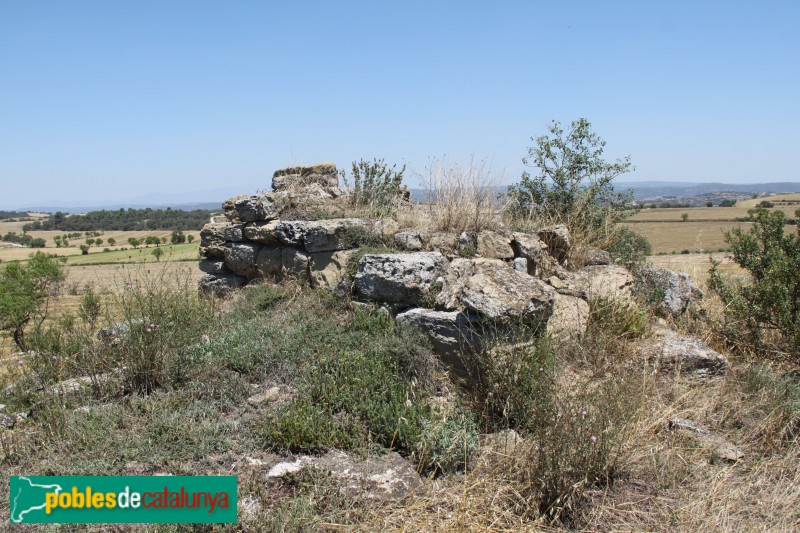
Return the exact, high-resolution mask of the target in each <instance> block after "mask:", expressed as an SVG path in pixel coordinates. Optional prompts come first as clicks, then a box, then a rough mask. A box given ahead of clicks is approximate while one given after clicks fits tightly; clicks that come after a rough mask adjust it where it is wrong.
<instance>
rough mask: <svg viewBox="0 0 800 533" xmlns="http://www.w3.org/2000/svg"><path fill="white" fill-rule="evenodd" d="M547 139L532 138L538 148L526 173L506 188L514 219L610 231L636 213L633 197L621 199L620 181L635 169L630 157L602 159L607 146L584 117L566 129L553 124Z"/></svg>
mask: <svg viewBox="0 0 800 533" xmlns="http://www.w3.org/2000/svg"><path fill="white" fill-rule="evenodd" d="M548 129H549V135H543V136H541V137H536V138H532V140H533V141H534V142H535V144H534V146H531V147H530V148H528V156H527V157H525V158H523V159H522V162H523V163H524V164H525V165H527V166H529V167H532V168H533V169H535V173H533V174H531V173H528V172H527V171H526V172H525V173H523V174H522V179H521V181H520V182H519V183H518V184H517V185H512V186H511V187H509V189H508V194H509V196H510V197H511V199H512V200H513V201H514V213H515V215H516V216H518V217H519V216H521V217H527V218H529V219H536V220H538V221H539V222H542V223H563V224H567V225H568V226H569V228H570V230H572V231H574V232H582V233H587V232H591V231H594V230H597V229H600V228H608V227H609V226H613V225H614V224H615V223H616V222H619V221H621V220H624V219H625V218H627V217H628V216H630V215H631V214H632V213H633V210H631V209H630V208H629V204H630V202H631V201H632V199H633V198H632V195H631V194H620V193H618V192H617V191H616V190H615V189H614V186H613V181H614V179H615V178H616V177H618V176H620V175H622V174H625V173H627V172H630V171H631V170H633V166H632V165H631V161H630V156H627V157H624V158H622V159H617V160H616V161H614V162H609V161H606V160H605V159H603V150H604V148H605V145H606V143H605V141H603V140H602V139H601V138H600V137H599V136H598V135H597V134H596V133H594V132H592V129H591V124H590V123H589V121H588V120H586V119H584V118H580V119H578V120H575V121H573V122H572V124H570V126H569V128H567V129H566V130H565V129H564V128H562V126H561V123H559V122H557V121H553V122H552V123H551V124H550V126H549V128H548Z"/></svg>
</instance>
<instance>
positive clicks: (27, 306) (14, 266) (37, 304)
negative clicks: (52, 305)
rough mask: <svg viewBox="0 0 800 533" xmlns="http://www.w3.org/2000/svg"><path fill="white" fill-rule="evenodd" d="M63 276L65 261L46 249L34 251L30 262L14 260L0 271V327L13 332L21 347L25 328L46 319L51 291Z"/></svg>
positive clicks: (23, 346) (24, 346)
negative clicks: (50, 253)
mask: <svg viewBox="0 0 800 533" xmlns="http://www.w3.org/2000/svg"><path fill="white" fill-rule="evenodd" d="M64 278H65V274H64V268H63V266H62V264H61V263H60V262H59V261H58V259H56V258H54V257H50V256H49V255H47V254H45V253H44V252H36V253H35V254H31V256H30V258H29V259H28V263H27V265H23V264H22V263H20V262H18V261H13V262H11V263H9V264H8V265H7V266H6V268H5V269H3V270H2V271H0V329H2V330H5V331H10V332H11V333H12V335H13V337H14V342H15V343H16V345H17V346H18V347H19V349H20V350H22V351H25V350H26V345H25V328H26V327H27V326H28V324H29V323H30V322H31V320H38V321H39V323H40V324H41V322H42V321H43V320H44V319H45V317H46V316H47V303H48V300H49V297H50V294H51V292H52V291H53V290H54V289H55V288H57V286H58V284H60V283H61V282H62V281H64Z"/></svg>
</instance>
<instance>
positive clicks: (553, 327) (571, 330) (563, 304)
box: [547, 293, 590, 340]
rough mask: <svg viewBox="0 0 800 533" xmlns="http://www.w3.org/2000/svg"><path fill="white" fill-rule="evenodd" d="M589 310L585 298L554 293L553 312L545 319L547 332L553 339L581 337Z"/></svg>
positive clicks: (587, 320)
mask: <svg viewBox="0 0 800 533" xmlns="http://www.w3.org/2000/svg"><path fill="white" fill-rule="evenodd" d="M589 311H590V309H589V304H588V303H587V302H586V300H582V299H580V298H577V297H575V296H567V295H564V294H558V293H556V297H555V300H554V302H553V314H552V315H551V316H550V319H549V320H548V321H547V334H548V335H550V337H552V338H553V339H555V340H566V339H577V338H580V337H582V336H583V335H584V334H585V333H586V326H587V324H588V323H589Z"/></svg>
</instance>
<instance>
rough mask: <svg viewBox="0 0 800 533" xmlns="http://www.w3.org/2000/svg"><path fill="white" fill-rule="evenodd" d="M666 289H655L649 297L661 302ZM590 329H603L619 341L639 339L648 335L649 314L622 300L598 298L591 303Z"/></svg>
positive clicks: (588, 326)
mask: <svg viewBox="0 0 800 533" xmlns="http://www.w3.org/2000/svg"><path fill="white" fill-rule="evenodd" d="M663 291H664V289H662V288H660V287H653V288H652V292H651V294H650V295H649V298H650V300H651V302H653V303H656V302H660V301H661V300H662V299H663V297H664V293H663ZM590 309H591V311H590V312H589V323H588V325H587V328H589V329H602V330H603V332H604V334H606V335H610V336H612V337H616V338H618V339H638V338H641V337H643V336H644V334H645V333H647V329H648V324H649V320H648V318H649V317H648V315H647V312H646V311H645V310H644V309H642V308H640V307H639V306H638V305H636V304H629V303H625V302H622V301H621V300H606V299H604V298H597V299H594V300H592V301H591V302H590Z"/></svg>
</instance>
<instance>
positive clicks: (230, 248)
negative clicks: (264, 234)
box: [225, 242, 261, 278]
mask: <svg viewBox="0 0 800 533" xmlns="http://www.w3.org/2000/svg"><path fill="white" fill-rule="evenodd" d="M260 251H261V245H260V244H256V243H252V242H229V243H228V244H226V245H225V266H227V267H228V269H229V270H231V272H233V273H235V274H238V275H240V276H245V277H247V278H254V277H256V276H258V273H259V272H258V266H257V262H256V260H257V259H258V253H259V252H260Z"/></svg>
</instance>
